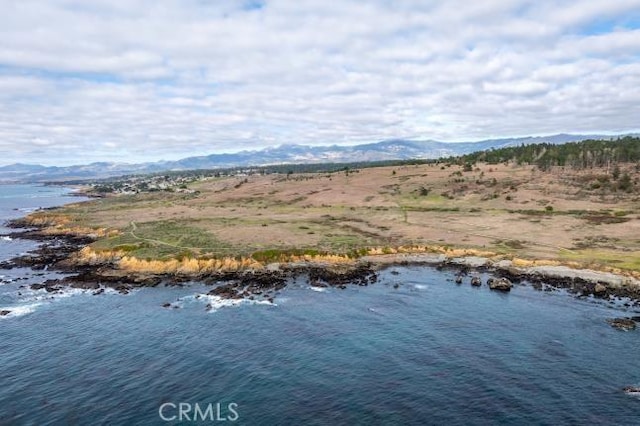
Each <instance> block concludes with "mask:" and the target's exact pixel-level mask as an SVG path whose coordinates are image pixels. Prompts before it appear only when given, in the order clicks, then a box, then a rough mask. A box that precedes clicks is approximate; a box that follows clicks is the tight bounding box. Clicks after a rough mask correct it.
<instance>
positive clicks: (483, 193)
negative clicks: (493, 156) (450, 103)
mask: <svg viewBox="0 0 640 426" xmlns="http://www.w3.org/2000/svg"><path fill="white" fill-rule="evenodd" d="M623 170H624V171H628V172H629V173H630V174H631V176H632V178H633V179H635V180H636V181H637V179H638V178H639V177H640V174H639V173H638V172H637V171H636V169H635V167H633V166H632V165H628V166H624V167H623ZM606 172H607V171H605V170H586V171H580V172H577V171H572V170H562V169H556V170H552V171H550V172H542V171H540V170H538V169H537V168H535V167H533V166H517V165H511V164H508V165H506V164H500V165H488V164H478V165H477V167H475V168H474V169H473V170H472V171H467V172H464V171H463V169H462V167H460V166H455V165H454V166H449V167H445V166H442V165H440V164H430V165H417V166H413V165H411V166H401V167H380V168H368V169H362V170H359V171H354V172H350V173H348V174H347V173H345V172H334V173H330V174H329V173H323V174H293V175H290V176H285V175H267V176H260V175H252V176H236V177H226V178H215V179H213V178H212V179H210V180H206V181H201V182H197V183H194V184H192V185H191V186H190V189H193V190H196V191H197V193H195V194H185V193H168V192H156V193H147V194H138V195H121V196H110V197H107V198H103V199H97V200H93V201H90V202H85V203H76V204H72V205H69V206H67V207H64V208H62V209H59V210H57V211H54V212H43V213H38V214H36V215H35V216H34V217H36V218H37V217H38V215H40V216H42V215H44V216H46V215H49V216H51V215H52V214H54V215H58V219H59V218H60V217H64V218H65V219H64V220H63V221H60V220H58V228H59V229H60V230H61V231H62V230H69V229H74V228H77V229H87V228H90V229H94V230H97V229H99V228H102V231H101V232H100V234H101V235H104V236H102V237H101V238H100V239H99V240H98V241H97V242H96V243H94V244H93V248H94V249H95V250H97V251H100V250H104V251H108V250H120V251H123V252H126V253H128V254H130V255H132V256H135V257H137V258H141V259H144V258H146V259H166V258H172V257H176V256H179V257H185V256H186V257H205V258H211V257H224V256H251V255H254V257H256V256H259V255H260V253H262V254H263V255H265V256H266V255H267V254H269V253H276V252H287V251H295V250H298V251H300V250H307V251H308V252H310V253H315V252H321V253H336V254H341V253H357V252H358V251H360V252H362V250H363V249H365V248H374V247H377V248H383V249H385V248H394V247H399V246H405V247H409V246H424V245H428V246H448V247H457V248H471V249H480V250H483V251H490V252H493V253H496V254H498V255H505V256H507V257H509V256H517V257H520V258H529V259H556V260H560V261H566V262H570V261H573V262H578V263H579V264H581V265H584V266H589V267H596V268H600V269H602V268H603V267H615V268H620V269H623V270H632V271H639V270H640V215H639V209H638V208H639V207H640V196H639V194H638V192H637V190H636V192H632V193H626V192H624V193H623V192H612V191H610V190H607V191H604V190H602V189H594V188H593V185H591V184H590V182H592V181H594V179H595V178H596V176H597V175H604V174H605V173H606ZM637 187H638V185H636V188H637ZM105 229H106V230H107V232H104V230H105Z"/></svg>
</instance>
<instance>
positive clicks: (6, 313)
mask: <svg viewBox="0 0 640 426" xmlns="http://www.w3.org/2000/svg"><path fill="white" fill-rule="evenodd" d="M10 313H11V311H0V317H4V316H6V315H9V314H10Z"/></svg>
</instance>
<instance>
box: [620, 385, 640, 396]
mask: <svg viewBox="0 0 640 426" xmlns="http://www.w3.org/2000/svg"><path fill="white" fill-rule="evenodd" d="M622 391H623V392H624V393H626V394H629V395H638V396H640V386H625V387H624V388H622Z"/></svg>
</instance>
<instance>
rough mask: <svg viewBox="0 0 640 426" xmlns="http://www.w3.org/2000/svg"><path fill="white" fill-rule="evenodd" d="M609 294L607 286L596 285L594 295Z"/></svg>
mask: <svg viewBox="0 0 640 426" xmlns="http://www.w3.org/2000/svg"><path fill="white" fill-rule="evenodd" d="M606 292H607V286H605V285H604V284H600V283H598V284H596V286H595V287H594V289H593V294H603V293H606Z"/></svg>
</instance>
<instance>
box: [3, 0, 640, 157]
mask: <svg viewBox="0 0 640 426" xmlns="http://www.w3.org/2000/svg"><path fill="white" fill-rule="evenodd" d="M245 4H249V3H245ZM242 5H243V3H242V2H237V1H231V0H227V1H216V2H202V1H198V0H187V1H178V0H171V1H166V2H156V1H152V0H131V1H125V0H118V1H115V0H113V1H112V0H100V1H92V2H84V1H80V0H53V1H51V0H49V1H45V0H21V1H17V0H16V1H7V2H4V4H3V14H2V15H1V16H0V147H1V148H2V150H3V151H7V150H9V151H10V152H7V153H6V154H5V153H4V152H3V156H2V160H1V161H3V162H10V161H18V160H19V161H34V162H45V163H52V162H65V163H69V162H81V161H92V160H98V159H111V160H116V161H136V160H142V159H160V158H177V157H180V156H186V155H195V154H206V153H211V152H220V151H236V150H239V149H251V148H261V147H265V146H273V145H276V144H284V143H304V144H332V143H349V144H353V143H359V142H372V141H377V140H381V139H385V138H392V137H412V138H424V139H429V138H434V139H443V140H465V139H480V138H485V137H496V136H513V135H526V134H541V133H556V132H578V131H580V132H596V131H629V130H637V128H638V124H637V117H638V116H640V111H639V109H640V92H639V91H638V90H637V87H638V84H639V83H640V81H639V80H640V77H639V76H640V73H639V72H638V71H639V68H640V61H639V60H638V57H639V55H640V44H638V40H640V33H639V31H640V30H638V29H637V28H634V27H633V26H632V25H631V24H629V22H633V18H634V17H635V19H636V21H635V22H637V18H638V17H640V16H639V15H640V12H638V11H639V10H640V0H618V1H615V2H611V1H603V0H589V1H587V0H581V1H539V2H530V1H524V0H508V1H505V0H487V1H481V2H468V1H463V0H450V1H445V2H436V1H418V0H415V1H411V0H401V1H395V2H387V1H382V0H380V1H372V2H366V3H364V2H358V1H355V0H354V1H342V2H326V1H321V0H304V1H292V0H267V1H266V2H265V4H264V5H263V6H262V7H259V8H249V9H247V10H245V9H243V7H242ZM634 14H635V15H634ZM594 28H597V31H596V30H594ZM45 141H46V143H45Z"/></svg>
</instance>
